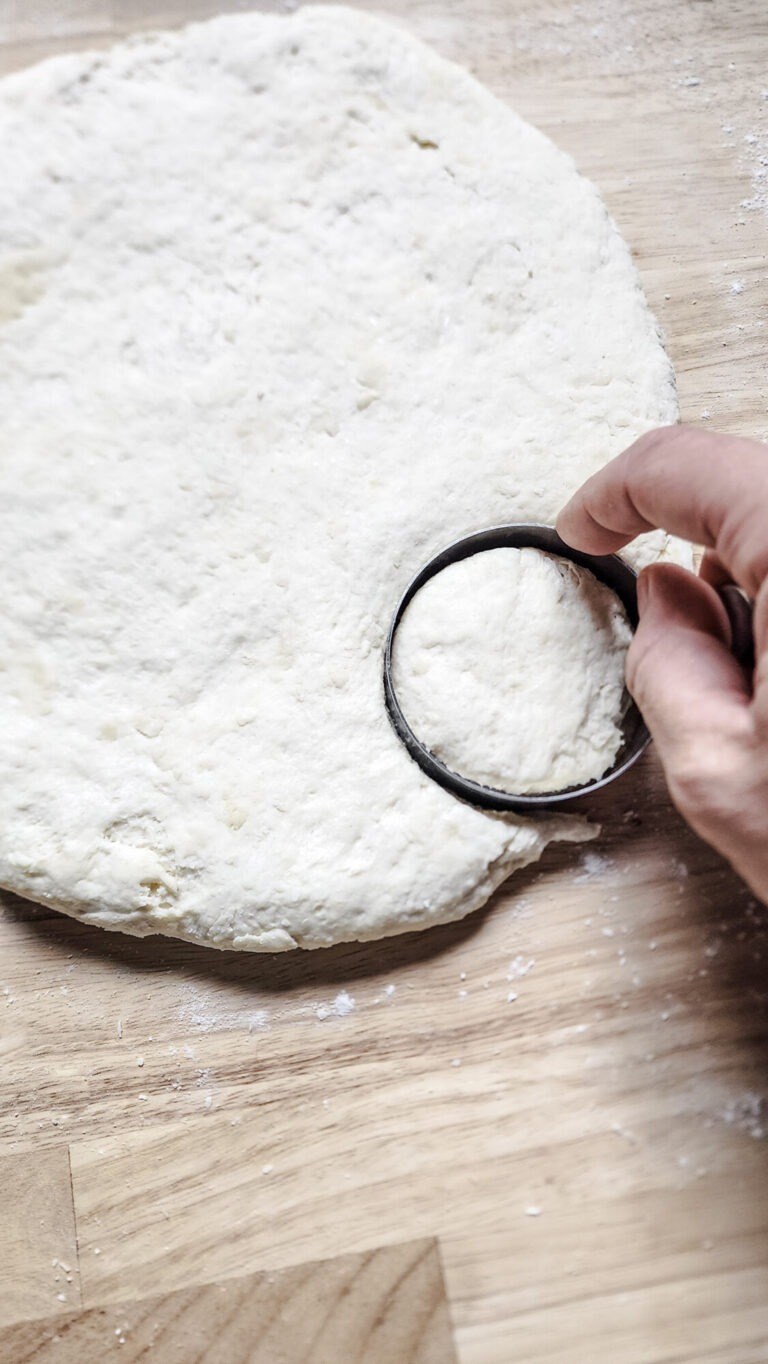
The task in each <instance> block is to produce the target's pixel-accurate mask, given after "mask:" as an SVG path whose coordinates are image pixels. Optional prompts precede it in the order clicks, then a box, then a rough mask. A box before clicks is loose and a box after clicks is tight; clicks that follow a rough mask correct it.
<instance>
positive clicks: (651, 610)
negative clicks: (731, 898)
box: [557, 426, 768, 901]
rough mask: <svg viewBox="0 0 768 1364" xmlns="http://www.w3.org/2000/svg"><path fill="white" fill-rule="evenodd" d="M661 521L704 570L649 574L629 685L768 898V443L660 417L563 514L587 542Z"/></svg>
mask: <svg viewBox="0 0 768 1364" xmlns="http://www.w3.org/2000/svg"><path fill="white" fill-rule="evenodd" d="M658 528H662V529H664V530H666V531H669V532H671V533H672V534H674V535H680V536H683V537H684V538H685V539H688V540H693V541H694V542H698V543H699V544H703V545H704V546H705V554H704V559H703V561H702V565H701V571H700V575H699V576H698V577H696V576H694V574H692V573H689V572H688V571H687V570H686V569H684V568H679V567H678V566H677V565H675V564H663V563H659V564H653V565H652V566H651V567H650V568H646V569H644V570H643V572H642V573H641V574H640V577H639V579H638V592H637V595H638V607H639V612H640V623H639V625H638V628H637V631H636V633H635V636H634V639H633V641H632V644H631V646H630V649H629V652H628V655H627V686H628V687H629V690H630V691H631V693H632V695H633V696H634V698H635V700H636V701H637V704H638V705H639V707H640V709H641V711H642V712H643V716H644V717H645V720H646V723H647V725H648V728H649V729H650V731H651V733H652V735H653V737H654V739H655V741H656V744H657V746H658V750H659V754H660V757H661V761H662V763H663V766H664V772H665V775H666V778H667V782H668V785H669V789H670V793H671V795H672V799H673V800H674V802H675V804H676V806H677V807H678V809H679V810H680V812H681V813H682V814H683V815H684V816H685V818H686V819H687V820H688V822H689V823H690V824H691V825H692V826H693V828H694V829H695V830H696V832H697V833H699V834H700V835H701V837H702V838H705V839H706V840H707V841H708V842H709V843H711V844H712V845H713V847H715V848H717V849H718V851H719V852H721V853H723V854H724V855H725V857H727V858H728V859H729V861H730V862H731V863H732V864H733V866H734V867H735V868H736V870H737V871H738V872H739V873H740V874H741V875H742V876H743V877H744V880H745V881H746V882H747V883H748V884H749V886H750V887H751V888H752V890H753V891H754V892H755V894H756V895H758V896H760V898H761V899H763V900H765V901H768V446H765V445H761V444H759V443H758V442H757V441H750V440H741V439H738V438H736V437H732V436H718V435H712V434H709V433H708V432H703V431H699V430H697V429H695V428H693V427H685V426H674V427H662V428H661V429H659V430H658V431H651V432H650V433H649V434H648V435H646V436H642V437H641V438H640V440H638V441H635V444H634V445H631V446H630V447H629V449H628V450H625V451H624V453H623V454H622V455H619V456H618V458H617V459H614V460H612V462H611V463H610V464H608V465H606V467H605V468H604V469H601V470H600V472H599V473H597V474H595V475H594V476H593V477H592V478H590V479H589V480H588V481H587V482H586V483H585V484H584V486H583V487H582V488H580V489H579V491H578V492H577V493H575V494H574V496H573V497H572V498H571V500H570V502H568V504H567V505H566V506H565V507H564V509H563V511H562V512H561V513H560V516H559V517H558V521H557V529H558V531H559V533H560V535H561V536H562V538H563V540H565V541H566V543H567V544H569V545H573V546H574V547H575V548H577V549H580V550H583V551H584V552H585V553H588V554H611V553H614V552H615V551H616V550H619V549H621V547H622V546H623V545H626V544H627V543H628V541H630V540H632V539H633V538H634V537H635V536H636V535H639V534H641V533H642V532H643V531H649V530H655V529H658ZM729 582H732V583H736V584H738V586H739V587H741V588H743V589H744V591H745V592H746V593H747V594H748V596H750V597H752V598H754V601H755V611H754V622H753V626H754V636H755V670H754V675H753V677H749V676H748V675H747V674H746V673H745V672H744V671H743V669H742V668H741V667H740V666H739V664H738V663H737V662H736V659H735V658H734V657H733V654H732V653H731V652H730V647H729V646H730V643H731V629H730V624H729V620H728V614H727V612H726V610H725V608H724V606H723V603H722V601H721V600H720V597H719V596H718V593H717V591H716V590H715V589H716V588H717V587H720V586H723V585H724V584H726V583H729Z"/></svg>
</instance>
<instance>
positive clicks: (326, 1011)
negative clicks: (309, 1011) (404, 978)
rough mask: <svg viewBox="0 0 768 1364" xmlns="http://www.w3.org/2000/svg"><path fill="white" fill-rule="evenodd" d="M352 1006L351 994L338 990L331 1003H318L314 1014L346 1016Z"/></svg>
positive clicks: (320, 1015)
mask: <svg viewBox="0 0 768 1364" xmlns="http://www.w3.org/2000/svg"><path fill="white" fill-rule="evenodd" d="M393 989H394V987H393ZM354 1007H355V1001H354V999H353V997H352V995H350V994H348V993H347V991H346V990H339V993H338V994H337V996H336V998H335V999H334V1001H333V1003H332V1004H320V1005H318V1007H317V1009H316V1010H315V1014H316V1016H317V1017H318V1018H319V1019H324V1018H330V1017H331V1016H332V1015H335V1016H336V1018H346V1016H347V1014H351V1013H352V1011H353V1009H354Z"/></svg>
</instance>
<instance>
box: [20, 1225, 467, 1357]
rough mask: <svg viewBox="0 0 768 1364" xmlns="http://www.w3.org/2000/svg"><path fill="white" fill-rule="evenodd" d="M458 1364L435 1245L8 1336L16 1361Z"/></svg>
mask: <svg viewBox="0 0 768 1364" xmlns="http://www.w3.org/2000/svg"><path fill="white" fill-rule="evenodd" d="M148 1355H149V1356H150V1357H151V1358H153V1359H155V1360H157V1362H158V1364H189V1361H191V1360H194V1361H195V1364H455V1360H456V1356H455V1353H454V1349H453V1343H452V1340H451V1329H450V1321H449V1317H448V1304H447V1301H446V1297H445V1292H444V1288H443V1278H442V1273H441V1269H440V1256H439V1253H438V1249H437V1243H436V1242H435V1241H416V1242H412V1243H411V1244H409V1245H404V1246H403V1245H400V1246H386V1247H384V1248H382V1249H380V1250H373V1251H368V1252H364V1253H363V1254H360V1255H343V1256H340V1257H339V1258H338V1259H335V1260H323V1261H320V1262H318V1263H316V1264H309V1265H300V1266H298V1267H296V1268H292V1269H282V1270H273V1271H271V1272H268V1273H262V1274H252V1275H248V1276H247V1277H245V1278H237V1279H226V1280H224V1282H223V1283H214V1284H204V1285H202V1286H201V1285H197V1284H196V1285H194V1286H193V1287H192V1288H183V1289H179V1290H177V1292H175V1293H168V1294H164V1295H162V1296H160V1297H157V1296H156V1297H152V1298H144V1299H141V1300H139V1301H133V1302H127V1303H116V1304H112V1305H111V1306H109V1307H92V1308H90V1310H87V1311H85V1312H80V1313H76V1314H71V1315H66V1316H57V1317H48V1318H47V1319H46V1320H44V1321H34V1322H21V1323H19V1324H18V1325H16V1326H11V1327H9V1328H7V1329H6V1330H5V1331H2V1330H0V1359H2V1360H7V1361H8V1362H9V1364H20V1361H22V1360H23V1361H24V1364H81V1361H83V1360H84V1361H86V1364H88V1361H94V1362H95V1361H97V1360H98V1361H99V1362H100V1361H102V1360H104V1359H113V1358H118V1359H119V1360H120V1361H121V1364H133V1362H134V1361H137V1360H140V1359H144V1360H146V1358H147V1356H148Z"/></svg>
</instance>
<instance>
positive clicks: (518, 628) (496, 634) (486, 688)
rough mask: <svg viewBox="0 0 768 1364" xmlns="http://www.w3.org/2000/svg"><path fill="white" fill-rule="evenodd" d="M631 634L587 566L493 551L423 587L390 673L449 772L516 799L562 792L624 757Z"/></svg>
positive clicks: (418, 729)
mask: <svg viewBox="0 0 768 1364" xmlns="http://www.w3.org/2000/svg"><path fill="white" fill-rule="evenodd" d="M631 638H632V629H631V626H630V624H629V621H628V619H627V614H626V611H625V610H624V608H623V606H622V604H621V602H620V601H619V599H618V597H617V596H616V594H615V593H614V592H612V591H611V589H610V588H609V587H606V586H605V584H604V583H601V582H599V581H598V580H597V578H595V576H594V574H592V573H590V572H589V571H588V570H587V569H585V568H579V567H578V566H577V565H576V564H574V563H572V562H571V561H570V560H569V559H563V558H560V557H557V556H554V555H550V554H545V553H543V552H542V551H541V550H540V549H531V548H529V549H512V548H502V549H492V550H486V551H484V552H483V553H481V554H475V555H472V557H471V558H468V559H462V560H460V561H459V562H457V563H453V564H450V565H449V566H448V567H447V568H445V569H443V570H442V572H440V573H437V574H435V576H434V577H433V578H430V579H429V581H428V582H426V583H425V584H424V586H423V587H422V588H420V590H419V591H418V592H417V593H416V595H415V596H414V597H413V599H412V601H411V602H410V603H409V605H408V607H407V608H406V611H405V613H404V615H403V618H402V620H401V622H400V624H399V626H398V630H397V634H396V636H395V642H394V647H393V651H392V677H393V682H394V686H395V691H396V693H397V699H398V702H399V704H400V707H401V709H402V711H403V714H404V715H405V718H406V720H407V721H408V723H409V725H410V727H411V729H412V730H413V732H414V734H415V735H416V736H417V738H418V739H419V740H420V742H421V743H422V744H426V746H427V748H429V749H430V750H431V752H432V753H434V755H435V757H436V758H439V759H440V761H441V762H443V763H445V765H446V766H447V767H450V768H451V769H452V771H454V772H458V773H460V774H461V776H463V777H469V778H470V779H471V780H472V781H476V782H480V784H481V785H483V786H492V787H496V788H497V789H499V790H502V791H511V792H514V793H515V794H517V795H533V794H534V793H543V792H547V791H563V790H565V789H566V788H567V787H569V786H576V785H577V784H578V785H584V784H585V783H586V782H589V781H594V780H596V779H597V778H598V777H602V775H603V773H604V772H606V771H607V769H608V768H609V767H610V766H611V764H612V762H613V760H614V758H615V757H616V754H617V753H618V750H619V746H620V744H621V727H620V715H621V706H622V699H623V696H624V660H625V658H626V653H627V648H628V647H629V643H630V640H631Z"/></svg>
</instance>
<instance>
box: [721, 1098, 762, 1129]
mask: <svg viewBox="0 0 768 1364" xmlns="http://www.w3.org/2000/svg"><path fill="white" fill-rule="evenodd" d="M719 1116H720V1117H721V1118H722V1119H723V1121H724V1122H727V1123H728V1124H729V1126H733V1127H737V1128H738V1129H739V1130H740V1131H741V1132H747V1133H749V1135H750V1137H754V1139H755V1141H760V1140H761V1139H762V1138H763V1137H765V1135H766V1122H767V1121H768V1109H766V1103H765V1099H764V1098H763V1096H762V1094H756V1093H755V1092H754V1091H753V1090H745V1092H744V1093H743V1094H739V1095H738V1096H737V1097H736V1098H735V1099H731V1100H729V1102H728V1103H727V1104H726V1105H725V1107H724V1108H723V1109H722V1111H721V1113H720V1114H719Z"/></svg>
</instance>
